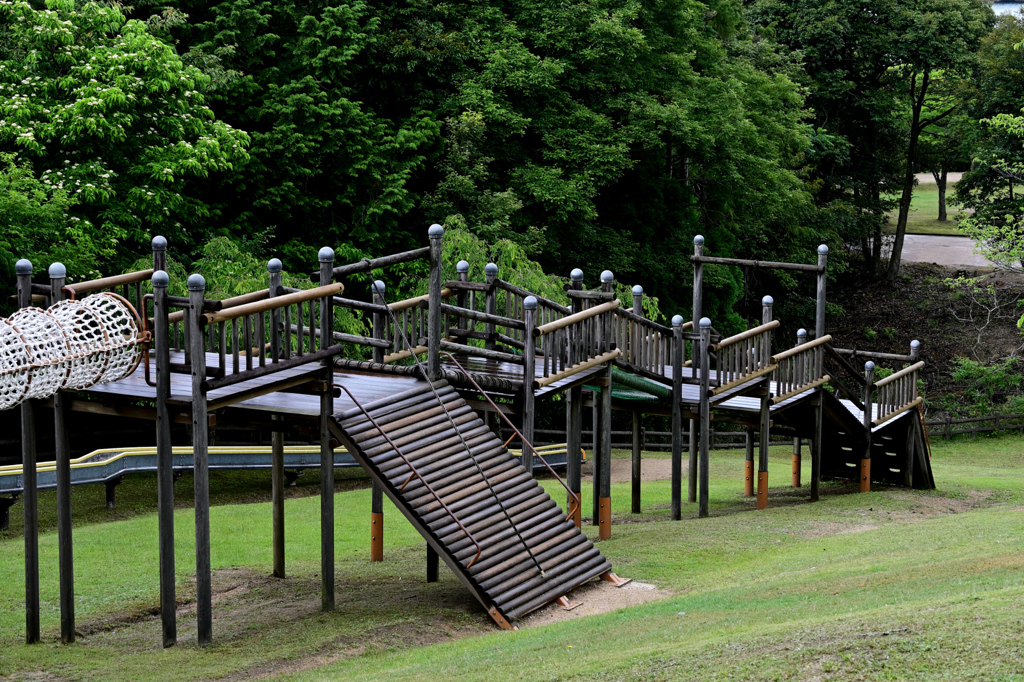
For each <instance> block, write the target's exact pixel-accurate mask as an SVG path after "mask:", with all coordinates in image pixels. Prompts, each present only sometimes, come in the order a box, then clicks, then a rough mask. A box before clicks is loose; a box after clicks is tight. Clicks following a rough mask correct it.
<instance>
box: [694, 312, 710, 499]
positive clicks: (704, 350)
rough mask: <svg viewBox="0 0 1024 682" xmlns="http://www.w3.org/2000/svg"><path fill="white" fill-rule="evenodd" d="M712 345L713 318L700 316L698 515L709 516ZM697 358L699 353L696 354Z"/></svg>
mask: <svg viewBox="0 0 1024 682" xmlns="http://www.w3.org/2000/svg"><path fill="white" fill-rule="evenodd" d="M710 345H711V320H709V319H708V318H706V317H702V318H700V363H701V364H700V366H701V372H700V428H699V430H700V477H699V478H700V486H699V491H698V504H697V516H698V517H699V518H702V519H703V518H707V516H708V514H709V513H710V511H709V494H710V493H709V471H708V467H709V466H710V455H709V452H708V449H709V446H710V443H709V437H710V434H711V399H710V396H709V395H708V393H709V389H710V383H711V372H709V371H707V370H708V367H709V363H708V347H709V346H710ZM694 357H695V358H696V357H697V355H696V354H695V355H694Z"/></svg>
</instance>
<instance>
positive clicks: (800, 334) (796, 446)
mask: <svg viewBox="0 0 1024 682" xmlns="http://www.w3.org/2000/svg"><path fill="white" fill-rule="evenodd" d="M804 343H807V330H806V329H798V330H797V332H796V345H798V346H799V345H801V344H804ZM800 362H801V361H799V360H798V363H800ZM796 372H797V377H796V383H797V385H799V384H802V383H803V382H804V381H805V378H806V376H807V370H806V368H805V367H804V366H803V365H802V364H798V366H797V368H796ZM801 448H802V445H801V441H800V438H794V439H793V480H792V486H793V487H794V488H799V487H800V466H801V464H802V457H803V451H802V450H801Z"/></svg>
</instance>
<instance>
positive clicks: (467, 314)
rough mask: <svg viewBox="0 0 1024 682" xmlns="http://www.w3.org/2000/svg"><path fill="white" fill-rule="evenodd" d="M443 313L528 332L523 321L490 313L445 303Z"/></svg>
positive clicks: (442, 308)
mask: <svg viewBox="0 0 1024 682" xmlns="http://www.w3.org/2000/svg"><path fill="white" fill-rule="evenodd" d="M441 312H442V313H447V314H449V315H455V316H456V317H463V318H466V319H467V320H476V321H477V322H489V323H491V324H495V325H498V326H499V327H508V328H510V329H519V330H522V331H525V330H526V323H525V322H523V321H522V320H517V319H515V318H513V317H502V316H501V315H491V314H489V313H481V312H480V311H478V310H470V309H469V308H460V307H458V306H454V305H448V304H445V303H442V304H441Z"/></svg>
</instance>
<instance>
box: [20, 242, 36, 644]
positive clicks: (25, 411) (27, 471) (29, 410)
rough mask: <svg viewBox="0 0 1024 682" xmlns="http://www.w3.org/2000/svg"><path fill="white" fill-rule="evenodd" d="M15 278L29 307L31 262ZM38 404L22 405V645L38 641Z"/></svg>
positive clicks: (24, 305)
mask: <svg viewBox="0 0 1024 682" xmlns="http://www.w3.org/2000/svg"><path fill="white" fill-rule="evenodd" d="M14 270H15V273H16V274H17V277H18V307H19V308H28V307H29V306H31V305H32V263H31V262H29V261H27V260H25V259H24V258H22V259H21V260H19V261H18V262H17V263H16V264H15V265H14ZM36 405H37V401H35V400H31V399H30V400H26V401H25V402H23V403H22V404H21V471H22V473H23V476H24V478H23V483H22V486H23V493H22V497H23V499H24V503H23V504H24V508H23V512H22V513H23V514H24V518H25V529H24V531H23V535H24V538H25V643H26V644H35V643H36V642H38V641H39V506H38V499H39V497H38V486H37V483H36V480H37V479H36V418H35V408H36Z"/></svg>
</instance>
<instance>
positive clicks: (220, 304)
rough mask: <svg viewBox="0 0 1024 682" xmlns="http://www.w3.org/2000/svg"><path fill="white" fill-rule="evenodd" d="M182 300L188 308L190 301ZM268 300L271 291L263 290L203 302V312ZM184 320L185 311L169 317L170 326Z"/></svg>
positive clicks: (179, 311)
mask: <svg viewBox="0 0 1024 682" xmlns="http://www.w3.org/2000/svg"><path fill="white" fill-rule="evenodd" d="M295 291H302V290H301V289H296V290H295ZM169 298H170V297H169ZM173 298H175V299H177V298H179V297H177V296H175V297H173ZM181 298H182V305H184V306H187V305H188V299H187V298H184V297H181ZM268 298H270V289H261V290H259V291H253V292H251V293H248V294H242V295H241V296H233V297H231V298H225V299H222V300H220V301H216V300H213V299H211V300H209V301H203V311H204V312H217V311H220V310H225V309H227V308H237V307H238V306H240V305H246V304H247V303H255V302H256V301H263V300H265V299H268ZM184 319H185V311H184V310H176V311H174V312H173V313H171V314H170V315H168V316H167V322H168V323H169V324H174V323H175V322H181V321H182V320H184Z"/></svg>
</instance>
